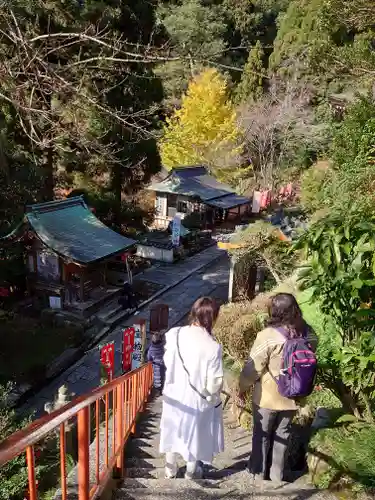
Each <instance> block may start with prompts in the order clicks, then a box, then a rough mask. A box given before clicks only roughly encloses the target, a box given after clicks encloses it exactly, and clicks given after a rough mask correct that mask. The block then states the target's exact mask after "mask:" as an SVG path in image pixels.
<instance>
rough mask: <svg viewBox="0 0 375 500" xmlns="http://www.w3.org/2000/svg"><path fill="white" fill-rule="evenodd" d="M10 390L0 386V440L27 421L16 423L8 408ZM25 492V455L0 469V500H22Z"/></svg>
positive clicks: (13, 414) (12, 413) (14, 416)
mask: <svg viewBox="0 0 375 500" xmlns="http://www.w3.org/2000/svg"><path fill="white" fill-rule="evenodd" d="M11 389H12V387H11V386H10V385H8V386H7V387H4V386H0V440H1V441H2V440H3V439H6V438H7V437H8V436H10V435H11V434H13V432H16V431H17V430H19V429H21V428H22V427H23V426H24V425H26V424H27V420H23V421H18V420H17V419H16V415H15V412H14V411H13V410H12V409H10V408H9V405H8V396H9V392H10V390H11ZM26 490H27V468H26V460H25V455H24V454H23V455H20V456H19V457H17V458H16V459H14V460H11V461H10V462H8V463H7V464H5V465H3V466H2V467H1V468H0V500H10V499H13V498H17V499H19V498H20V499H22V498H23V496H24V493H25V491H26Z"/></svg>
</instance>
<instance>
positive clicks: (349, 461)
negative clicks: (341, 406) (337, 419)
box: [310, 424, 375, 491]
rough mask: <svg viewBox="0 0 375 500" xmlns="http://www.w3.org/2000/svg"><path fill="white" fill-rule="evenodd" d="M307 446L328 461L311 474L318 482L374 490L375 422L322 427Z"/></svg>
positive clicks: (322, 485)
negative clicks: (314, 474) (319, 472)
mask: <svg viewBox="0 0 375 500" xmlns="http://www.w3.org/2000/svg"><path fill="white" fill-rule="evenodd" d="M310 450H311V452H312V453H313V454H316V455H318V456H321V457H322V458H323V459H324V460H325V461H326V462H327V463H328V465H329V468H328V470H326V471H325V472H324V473H323V474H320V475H318V477H316V478H314V481H315V482H316V483H317V485H318V486H320V487H329V486H333V485H335V486H340V485H341V486H344V487H348V486H350V487H352V488H353V489H354V490H364V489H369V488H370V489H371V490H372V491H375V490H373V488H375V426H373V425H363V424H352V425H349V426H347V427H343V426H341V427H334V428H329V429H321V430H319V431H318V432H317V433H316V434H315V435H314V436H313V438H312V439H311V442H310Z"/></svg>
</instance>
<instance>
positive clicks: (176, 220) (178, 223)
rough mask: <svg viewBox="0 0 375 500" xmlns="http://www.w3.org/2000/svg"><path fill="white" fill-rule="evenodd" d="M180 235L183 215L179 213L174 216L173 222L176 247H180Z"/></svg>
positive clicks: (173, 238)
mask: <svg viewBox="0 0 375 500" xmlns="http://www.w3.org/2000/svg"><path fill="white" fill-rule="evenodd" d="M180 235H181V217H180V216H179V215H175V216H174V217H173V224H172V245H173V246H174V247H178V245H179V244H180Z"/></svg>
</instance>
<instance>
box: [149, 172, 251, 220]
mask: <svg viewBox="0 0 375 500" xmlns="http://www.w3.org/2000/svg"><path fill="white" fill-rule="evenodd" d="M148 189H149V190H150V191H153V192H154V194H155V208H156V217H155V222H154V226H155V227H156V228H158V229H165V228H167V227H168V224H169V223H170V221H171V220H173V218H174V217H175V216H176V215H179V216H180V217H181V219H183V218H184V217H185V216H186V215H189V214H191V213H193V212H198V213H200V214H201V220H202V227H206V228H213V227H214V226H215V223H216V222H219V221H220V222H222V221H226V220H236V219H239V218H241V216H244V215H246V214H248V213H250V207H251V204H252V200H250V199H249V198H246V197H244V196H239V195H238V194H236V193H235V191H234V190H233V189H232V188H231V187H230V186H227V185H226V184H223V183H221V182H219V181H217V180H216V179H215V178H214V177H213V176H211V175H210V174H209V173H208V171H207V169H206V168H205V167H202V166H195V167H181V168H174V169H172V171H171V172H170V174H169V175H168V176H167V177H166V178H165V179H164V180H162V181H160V182H155V183H153V184H151V186H149V188H148Z"/></svg>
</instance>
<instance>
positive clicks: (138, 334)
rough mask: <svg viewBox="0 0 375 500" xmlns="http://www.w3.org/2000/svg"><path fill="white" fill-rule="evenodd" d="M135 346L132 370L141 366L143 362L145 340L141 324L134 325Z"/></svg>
mask: <svg viewBox="0 0 375 500" xmlns="http://www.w3.org/2000/svg"><path fill="white" fill-rule="evenodd" d="M133 328H134V347H133V352H132V370H135V369H136V368H139V367H140V366H141V364H142V353H143V342H142V340H143V339H142V330H141V325H133Z"/></svg>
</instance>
